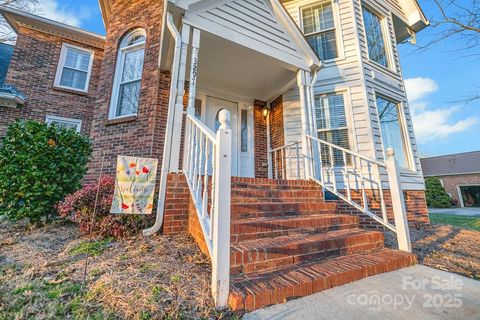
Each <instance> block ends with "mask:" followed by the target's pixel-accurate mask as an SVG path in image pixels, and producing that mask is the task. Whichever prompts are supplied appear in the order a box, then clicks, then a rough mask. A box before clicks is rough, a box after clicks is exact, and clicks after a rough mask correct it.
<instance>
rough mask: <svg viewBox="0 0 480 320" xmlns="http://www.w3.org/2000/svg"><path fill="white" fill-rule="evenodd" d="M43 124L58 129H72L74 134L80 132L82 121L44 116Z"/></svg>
mask: <svg viewBox="0 0 480 320" xmlns="http://www.w3.org/2000/svg"><path fill="white" fill-rule="evenodd" d="M45 123H47V124H50V125H55V126H57V127H59V128H64V129H72V130H75V131H76V132H80V129H81V127H82V120H79V119H70V118H63V117H57V116H46V118H45Z"/></svg>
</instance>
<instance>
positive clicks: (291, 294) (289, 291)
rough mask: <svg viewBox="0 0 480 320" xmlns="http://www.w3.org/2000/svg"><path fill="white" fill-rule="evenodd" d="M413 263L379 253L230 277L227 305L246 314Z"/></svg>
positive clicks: (397, 253) (403, 255)
mask: <svg viewBox="0 0 480 320" xmlns="http://www.w3.org/2000/svg"><path fill="white" fill-rule="evenodd" d="M415 263H416V257H415V255H413V254H410V253H405V252H401V251H396V250H391V249H382V250H380V251H376V252H370V253H363V254H355V255H349V256H343V257H338V258H333V259H329V260H326V261H313V262H308V263H307V262H306V263H303V264H301V265H299V266H295V267H288V268H283V269H278V270H275V271H273V272H268V273H261V274H255V273H252V274H248V275H239V276H233V277H231V289H230V297H229V305H230V307H231V308H232V309H233V310H244V311H247V312H249V311H253V310H255V309H259V308H263V307H265V306H268V305H272V304H277V303H284V302H286V301H287V300H290V299H294V298H299V297H304V296H307V295H310V294H312V293H315V292H319V291H322V290H325V289H329V288H333V287H336V286H340V285H343V284H346V283H349V282H353V281H356V280H360V279H362V278H365V277H368V276H372V275H376V274H379V273H383V272H389V271H393V270H396V269H400V268H404V267H408V266H411V265H413V264H415Z"/></svg>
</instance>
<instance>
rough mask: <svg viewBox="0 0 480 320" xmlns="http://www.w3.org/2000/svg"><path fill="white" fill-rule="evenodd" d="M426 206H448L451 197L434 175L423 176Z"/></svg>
mask: <svg viewBox="0 0 480 320" xmlns="http://www.w3.org/2000/svg"><path fill="white" fill-rule="evenodd" d="M425 187H426V192H425V193H426V197H427V206H429V207H431V208H450V207H451V206H452V199H451V198H450V196H449V195H448V193H447V192H446V191H445V189H444V188H443V186H442V184H441V183H440V180H439V179H438V178H435V177H428V178H425Z"/></svg>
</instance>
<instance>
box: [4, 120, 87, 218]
mask: <svg viewBox="0 0 480 320" xmlns="http://www.w3.org/2000/svg"><path fill="white" fill-rule="evenodd" d="M90 154H91V146H90V141H89V139H88V138H87V137H85V136H82V135H80V134H78V133H77V132H75V131H74V130H71V129H63V128H58V127H56V126H53V125H52V126H50V125H47V124H44V123H39V122H36V121H16V122H15V123H13V124H12V125H10V127H9V128H8V131H7V135H6V136H5V137H4V138H3V140H2V142H1V146H0V216H5V217H6V218H8V219H9V220H20V219H24V218H27V219H29V221H30V222H32V223H36V224H38V223H40V222H41V221H42V220H43V219H45V221H48V219H49V217H50V215H52V214H54V213H55V212H56V210H55V205H56V204H57V203H58V202H59V201H61V200H63V199H64V197H65V196H66V195H68V194H70V193H72V192H74V191H76V190H77V189H79V188H80V181H81V179H82V178H83V176H84V175H85V173H86V171H87V162H88V160H89V157H90Z"/></svg>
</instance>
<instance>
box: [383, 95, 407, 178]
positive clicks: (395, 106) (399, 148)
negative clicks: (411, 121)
mask: <svg viewBox="0 0 480 320" xmlns="http://www.w3.org/2000/svg"><path fill="white" fill-rule="evenodd" d="M377 112H378V118H379V120H380V127H381V134H382V142H383V152H384V157H385V158H386V157H387V155H386V153H387V149H388V148H393V150H394V151H395V158H396V159H397V162H398V165H399V166H400V167H402V168H406V169H408V168H409V167H410V166H409V164H408V152H407V147H406V143H405V132H404V126H403V122H402V116H401V115H402V112H401V105H400V104H399V103H397V102H394V101H392V100H389V99H387V98H384V97H381V96H377Z"/></svg>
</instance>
